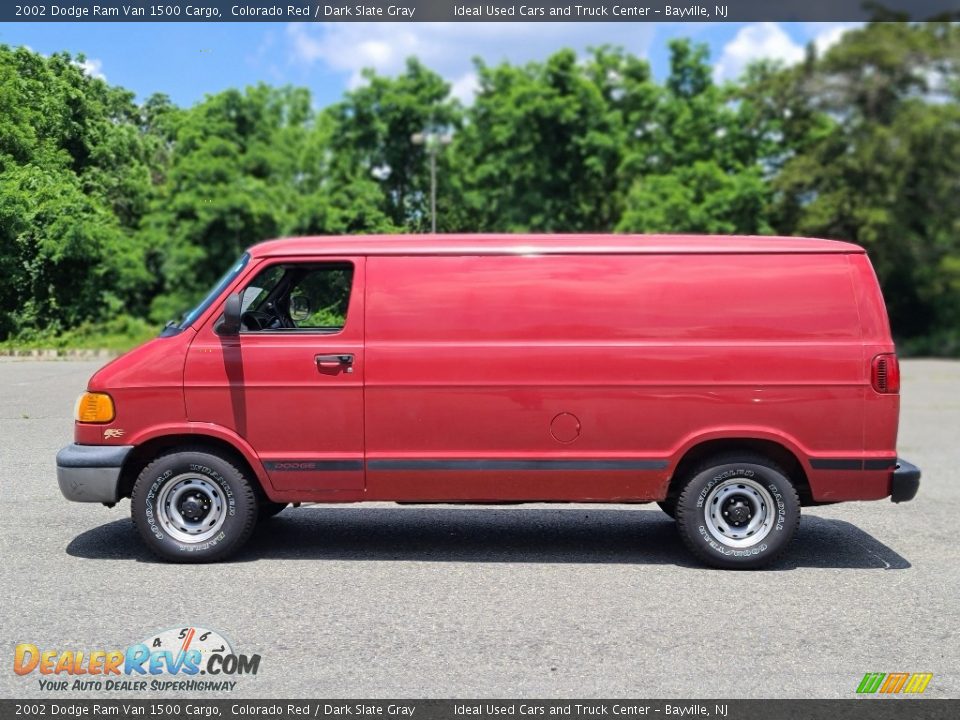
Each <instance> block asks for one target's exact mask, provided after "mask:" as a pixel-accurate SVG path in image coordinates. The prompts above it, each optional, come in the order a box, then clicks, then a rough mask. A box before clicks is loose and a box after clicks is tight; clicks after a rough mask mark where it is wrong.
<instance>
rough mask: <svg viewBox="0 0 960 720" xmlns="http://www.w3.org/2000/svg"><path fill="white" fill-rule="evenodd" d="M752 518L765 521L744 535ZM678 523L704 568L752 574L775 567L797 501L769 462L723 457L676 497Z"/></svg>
mask: <svg viewBox="0 0 960 720" xmlns="http://www.w3.org/2000/svg"><path fill="white" fill-rule="evenodd" d="M738 480H739V481H742V482H737V481H738ZM708 501H709V502H708ZM767 505H769V506H770V507H769V512H768V510H767V509H765V508H766V506H767ZM708 511H709V514H708ZM734 513H739V514H736V515H735V514H734ZM731 515H732V517H731ZM724 516H726V517H724ZM745 518H746V519H745ZM755 519H756V520H757V521H759V520H760V519H764V520H765V522H764V523H763V524H761V525H759V526H758V529H755V530H754V531H753V532H748V531H749V530H750V528H751V527H752V526H753V522H754V520H755ZM676 520H677V528H678V529H679V531H680V537H681V538H683V542H684V544H685V545H686V546H687V547H688V548H689V549H690V551H691V552H692V553H693V554H694V555H696V556H697V557H698V558H700V559H701V560H703V561H704V562H706V563H707V564H709V565H712V566H714V567H718V568H727V569H745V570H746V569H756V568H760V567H763V566H765V565H768V564H769V563H771V562H773V561H774V560H775V559H776V558H777V557H778V556H779V555H780V553H782V552H783V551H784V550H785V549H786V547H787V545H788V544H789V543H790V540H792V539H793V535H794V533H795V532H796V529H797V526H798V525H799V524H800V499H799V498H798V497H797V491H796V489H795V488H794V486H793V484H792V483H791V482H790V479H789V478H788V476H787V474H786V473H785V472H784V471H783V470H782V469H780V468H779V467H778V466H777V465H776V464H775V463H773V462H771V461H770V460H769V459H768V458H765V457H763V456H761V455H754V454H745V453H737V454H734V455H723V456H718V457H716V458H713V459H711V460H709V461H707V462H706V463H704V464H702V465H700V467H698V468H697V469H696V470H694V472H692V473H691V474H690V479H689V480H688V481H687V483H686V485H685V486H684V487H683V490H682V491H681V493H680V496H679V497H678V498H677V514H676ZM731 520H732V521H733V522H730V521H731ZM738 534H739V535H740V537H739V538H737V537H735V536H736V535H738ZM757 538H760V539H759V540H758V539H757ZM754 543H755V544H754Z"/></svg>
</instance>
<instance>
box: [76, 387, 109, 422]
mask: <svg viewBox="0 0 960 720" xmlns="http://www.w3.org/2000/svg"><path fill="white" fill-rule="evenodd" d="M73 416H74V417H75V418H76V419H77V422H83V423H108V422H110V421H111V420H113V418H115V417H116V412H114V409H113V398H112V397H110V396H109V395H107V394H106V393H96V392H85V393H83V394H82V395H81V396H80V397H78V398H77V404H76V406H75V407H74V409H73Z"/></svg>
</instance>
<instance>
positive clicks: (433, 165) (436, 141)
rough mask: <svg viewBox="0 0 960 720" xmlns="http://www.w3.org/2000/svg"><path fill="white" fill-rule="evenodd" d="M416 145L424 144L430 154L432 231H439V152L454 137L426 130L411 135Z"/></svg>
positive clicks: (434, 232)
mask: <svg viewBox="0 0 960 720" xmlns="http://www.w3.org/2000/svg"><path fill="white" fill-rule="evenodd" d="M410 140H411V142H413V144H414V145H423V146H424V148H425V149H426V151H427V155H429V156H430V232H431V233H433V234H436V232H437V153H438V152H439V151H440V148H441V147H442V146H444V145H449V144H450V141H451V140H453V137H452V136H450V135H449V134H441V133H439V132H436V131H434V130H424V131H423V132H418V133H414V134H413V135H411V136H410Z"/></svg>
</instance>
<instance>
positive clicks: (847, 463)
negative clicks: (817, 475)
mask: <svg viewBox="0 0 960 720" xmlns="http://www.w3.org/2000/svg"><path fill="white" fill-rule="evenodd" d="M810 467H812V468H813V469H814V470H863V460H859V459H854V458H810Z"/></svg>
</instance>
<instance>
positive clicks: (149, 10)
mask: <svg viewBox="0 0 960 720" xmlns="http://www.w3.org/2000/svg"><path fill="white" fill-rule="evenodd" d="M937 19H960V0H880V1H876V2H875V1H873V0H720V1H719V2H713V1H711V2H703V1H696V0H695V1H694V2H689V1H688V0H676V1H675V2H673V3H664V2H645V1H643V0H639V1H637V2H634V1H632V0H619V1H614V0H592V1H591V0H579V1H577V2H565V1H563V0H525V1H524V2H514V1H513V0H486V1H483V2H481V1H479V0H393V1H392V2H390V1H387V2H384V1H382V0H367V2H338V1H337V0H327V2H314V1H312V0H299V1H294V2H268V1H262V0H249V1H247V2H237V0H226V1H224V0H206V1H205V0H197V1H196V2H184V1H183V0H166V2H163V0H153V1H151V2H146V1H144V0H97V1H96V2H94V1H93V0H62V1H61V2H50V1H49V0H33V1H31V0H24V1H23V2H14V3H7V2H4V3H2V5H0V22H367V21H379V22H382V21H396V22H450V21H454V22H481V21H483V22H491V21H494V22H704V21H712V22H748V21H749V22H754V21H760V20H772V21H780V22H789V21H804V22H828V21H833V22H837V21H861V22H863V21H870V20H885V21H891V20H937Z"/></svg>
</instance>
